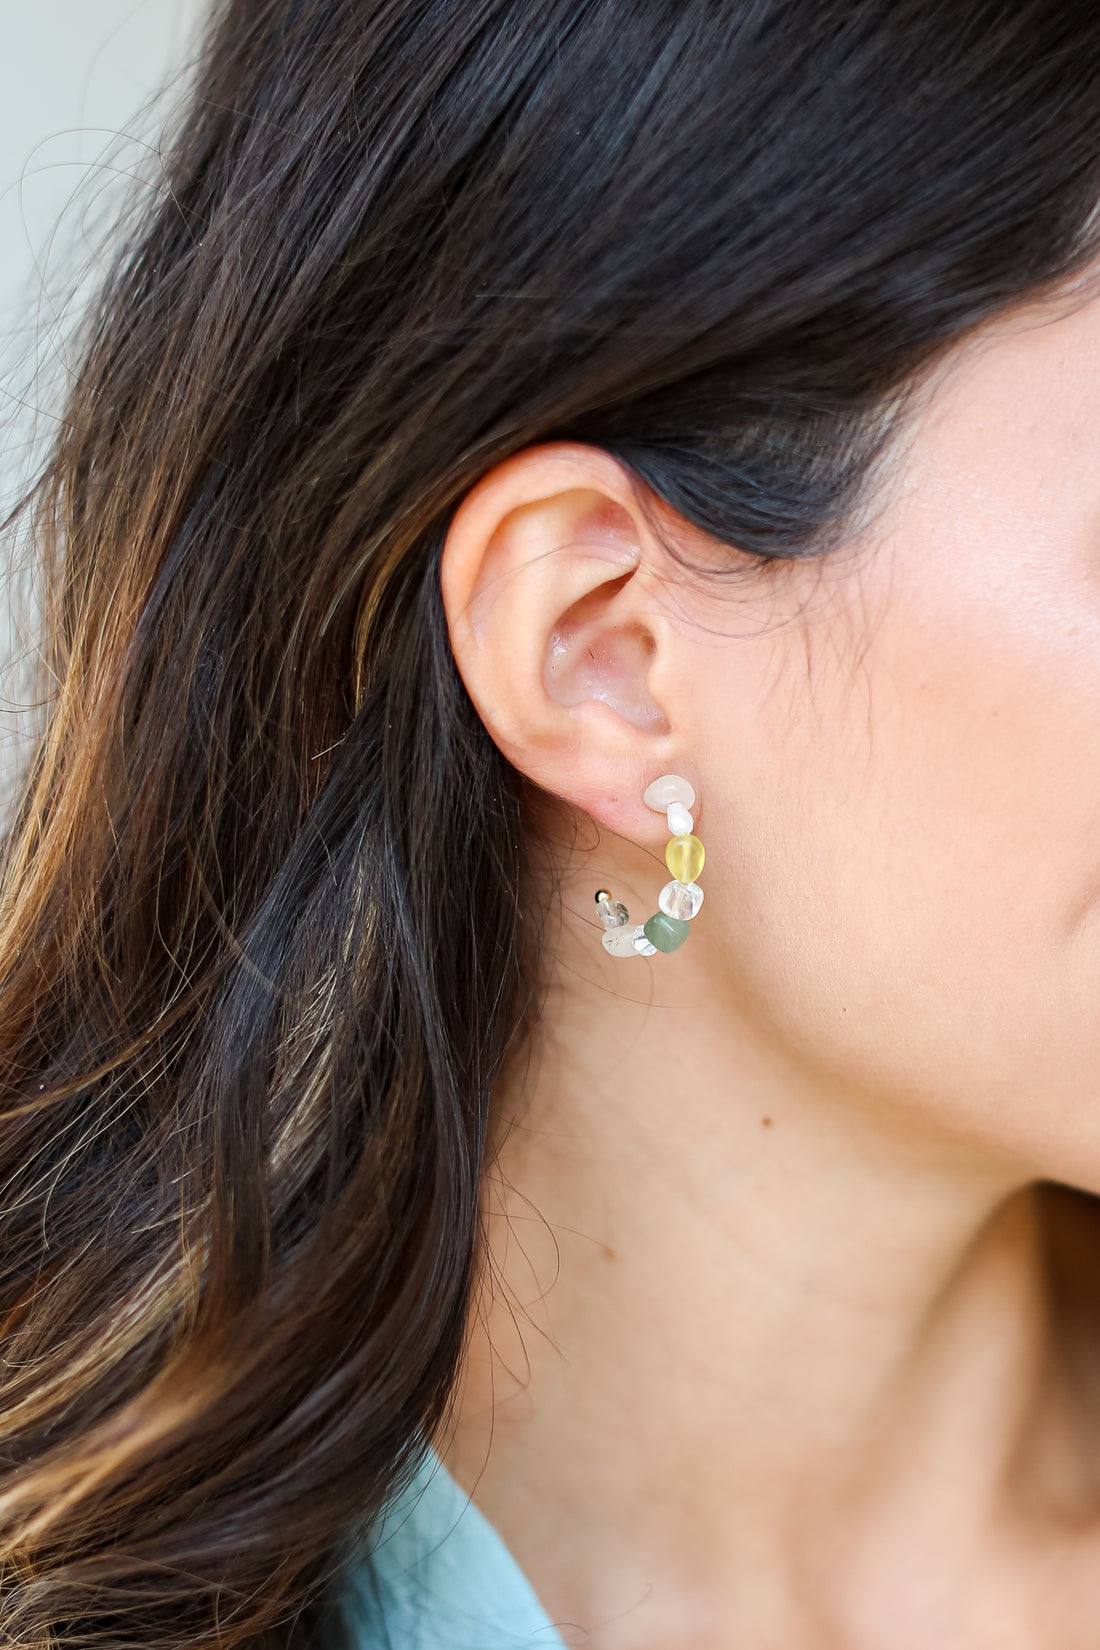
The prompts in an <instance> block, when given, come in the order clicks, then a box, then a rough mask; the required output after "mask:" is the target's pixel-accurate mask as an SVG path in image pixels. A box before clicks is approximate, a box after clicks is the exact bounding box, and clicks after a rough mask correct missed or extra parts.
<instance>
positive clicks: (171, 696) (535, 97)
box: [0, 0, 1100, 1650]
mask: <svg viewBox="0 0 1100 1650" xmlns="http://www.w3.org/2000/svg"><path fill="white" fill-rule="evenodd" d="M1098 157H1100V8H1096V7H1093V6H1089V5H1082V4H1081V3H1080V0H1015V3H1014V4H1012V5H1006V4H1004V3H1002V0H568V3H567V0H538V3H537V4H528V3H526V0H227V3H223V4H222V5H220V7H219V9H218V11H217V13H216V15H215V17H214V19H213V20H212V23H211V27H210V30H209V34H208V37H207V41H206V44H205V47H204V51H203V56H202V62H201V65H200V68H199V71H198V74H197V77H196V82H195V88H194V92H193V96H192V98H191V101H190V103H189V105H188V109H187V112H186V116H185V118H184V119H183V120H182V121H181V122H180V124H179V129H178V132H177V134H176V136H175V138H174V140H173V142H172V143H171V145H170V147H169V148H168V150H167V152H166V153H165V156H164V186H163V189H162V190H161V191H160V192H159V193H158V194H157V196H156V197H155V198H152V199H151V200H150V201H149V203H148V205H147V207H146V209H145V210H144V212H143V214H142V218H141V221H140V223H139V225H138V226H137V229H136V231H135V232H133V233H132V234H131V235H130V237H129V239H128V240H127V243H126V245H125V246H124V247H123V249H122V250H121V252H120V253H119V256H118V259H117V263H116V265H115V267H114V268H113V271H112V273H111V275H110V278H109V280H108V282H107V284H106V286H105V289H104V291H103V293H102V296H101V297H100V299H99V301H98V303H97V304H96V305H95V307H94V310H93V311H92V313H91V315H90V318H89V321H88V327H87V332H86V338H85V345H84V350H83V356H82V362H81V365H80V370H79V372H78V373H77V375H76V378H75V381H74V384H73V387H72V390H71V393H70V394H69V396H68V399H67V402H66V405H65V408H64V416H63V419H62V423H61V427H60V431H59V434H58V436H57V439H56V442H55V445H54V448H53V451H52V454H51V456H50V459H49V463H48V466H47V468H46V469H45V471H44V473H43V474H42V476H41V479H40V482H39V484H38V486H37V488H36V490H35V492H34V495H33V498H32V499H31V500H29V501H28V505H27V510H28V512H29V518H30V519H31V520H32V521H33V527H34V532H35V535H36V538H37V542H38V545H39V547H40V554H41V558H42V565H43V567H44V568H45V570H46V573H47V575H48V579H49V584H48V589H49V602H48V607H47V619H48V630H49V636H48V639H47V644H46V647H47V652H46V658H47V664H48V670H49V674H50V679H51V682H52V683H53V684H54V687H53V692H52V697H51V703H50V709H49V714H48V720H47V725H46V727H45V731H44V734H43V737H42V740H41V743H40V745H39V747H38V748H37V750H36V753H35V756H34V759H33V762H32V763H31V764H30V766H29V769H28V772H27V775H26V781H25V785H24V788H23V791H22V794H21V801H20V805H19V808H18V811H17V816H16V818H15V822H14V825H13V827H12V829H11V831H10V834H9V837H8V843H7V855H6V876H5V883H4V898H3V907H2V913H0V917H2V921H0V990H2V994H3V1015H2V1020H0V1106H2V1112H0V1116H2V1124H0V1183H2V1185H3V1195H2V1198H0V1314H2V1322H3V1331H2V1333H3V1349H2V1350H3V1357H2V1360H0V1439H2V1442H0V1557H2V1564H3V1569H2V1572H0V1627H2V1629H3V1634H4V1638H5V1642H6V1643H10V1644H13V1645H19V1646H34V1647H36V1650H39V1647H45V1646H47V1645H52V1644H63V1645H65V1646H74V1647H75V1646H91V1645H98V1646H110V1647H112V1650H129V1647H133V1650H138V1647H140V1650H169V1647H176V1650H183V1647H197V1646H200V1645H213V1644H215V1643H217V1644H219V1645H222V1646H234V1645H246V1644H257V1643H260V1642H264V1643H268V1644H271V1645H281V1646H288V1645H290V1644H291V1643H292V1642H293V1641H294V1639H295V1635H300V1636H304V1635H305V1634H306V1633H307V1631H308V1630H309V1627H310V1624H311V1623H312V1625H313V1627H314V1628H315V1629H317V1631H318V1632H323V1633H324V1634H325V1635H326V1636H325V1638H324V1643H325V1645H326V1647H330V1646H332V1645H334V1644H336V1643H337V1642H338V1633H339V1620H338V1609H337V1607H336V1600H337V1597H338V1588H337V1587H336V1586H335V1584H333V1585H331V1586H328V1587H327V1588H326V1586H325V1585H324V1582H325V1578H326V1577H327V1576H329V1575H338V1573H339V1569H340V1566H341V1565H342V1564H344V1563H345V1562H347V1560H348V1556H349V1553H350V1551H351V1543H352V1541H353V1538H354V1536H355V1532H356V1531H357V1530H358V1529H361V1528H362V1527H364V1526H365V1525H366V1524H367V1523H369V1520H370V1518H371V1517H372V1516H373V1515H374V1514H375V1513H376V1512H377V1510H378V1509H379V1507H380V1506H381V1505H382V1504H383V1503H384V1501H385V1499H386V1497H387V1495H388V1494H389V1493H391V1491H392V1490H393V1488H394V1486H395V1485H396V1484H398V1483H400V1482H401V1481H403V1479H404V1478H405V1476H406V1475H407V1474H408V1473H409V1472H410V1471H411V1470H412V1468H413V1467H414V1465H415V1463H416V1460H417V1455H418V1451H419V1450H420V1449H421V1448H422V1445H423V1441H424V1439H425V1438H426V1437H427V1436H428V1435H430V1433H431V1431H432V1429H433V1427H434V1426H435V1425H436V1424H437V1423H438V1421H439V1418H440V1417H441V1415H442V1414H443V1412H444V1408H445V1405H446V1402H447V1397H448V1394H449V1392H450V1391H451V1388H452V1384H453V1379H454V1374H455V1369H456V1364H457V1361H458V1359H459V1356H460V1353H461V1345H462V1334H463V1325H464V1320H465V1315H466V1311H467V1305H468V1297H469V1291H470V1283H471V1272H472V1267H473V1262H474V1256H475V1248H476V1239H477V1232H478V1197H479V1186H480V1184H481V1179H482V1175H483V1169H484V1157H485V1151H486V1138H487V1123H488V1118H489V1104H490V1092H491V1088H492V1085H493V1082H494V1078H495V1076H496V1075H497V1073H498V1071H499V1068H500V1066H501V1062H502V1060H503V1059H504V1058H505V1056H506V1053H507V1051H508V1050H509V1049H510V1048H511V1047H514V1046H515V1045H516V1043H517V1039H518V1038H520V1037H521V1036H522V1028H523V1024H524V1020H525V1016H527V1014H528V1013H529V1011H530V1005H531V1003H532V1001H533V1000H534V997H533V993H534V991H535V986H536V977H537V968H538V954H539V932H540V920H539V916H538V911H537V910H536V909H535V908H534V907H532V905H531V904H530V902H529V900H528V898H527V897H526V894H525V888H526V886H527V880H528V876H527V867H528V864H529V861H528V854H529V852H530V848H529V845H528V844H527V843H526V842H525V838H524V831H523V823H524V817H523V812H522V802H523V787H522V785H521V782H520V780H519V778H518V776H517V774H516V773H515V772H514V771H513V770H512V769H511V768H510V767H509V766H508V765H507V764H506V763H505V761H504V760H503V759H502V757H501V756H500V754H499V753H498V751H497V750H496V749H495V747H494V746H493V744H492V742H491V741H490V739H489V737H488V736H487V734H486V732H485V729H484V728H483V726H482V725H481V724H480V722H479V720H478V718H477V716H476V715H475V714H474V712H473V710H472V707H471V705H470V703H469V701H468V699H467V697H466V695H465V693H464V691H463V687H462V683H461V681H460V679H459V677H458V675H457V672H456V669H455V666H454V661H453V658H452V655H451V652H450V648H449V645H448V636H447V630H446V625H445V622H444V618H443V614H442V609H441V601H440V594H439V585H438V564H439V553H440V547H441V544H442V541H443V537H444V533H445V530H446V527H447V523H448V520H449V517H450V514H451V512H452V511H453V509H454V507H455V505H456V503H457V501H458V500H459V499H460V498H461V497H462V495H463V493H464V492H465V491H466V490H467V489H468V488H469V486H470V485H471V484H472V483H473V482H474V481H475V480H476V479H477V478H478V477H479V476H480V475H481V474H483V473H484V472H485V471H486V470H487V469H488V468H489V467H490V466H492V465H493V464H494V463H495V462H497V461H498V460H500V459H502V458H504V457H506V456H507V455H508V454H510V453H512V452H514V451H516V450H517V449H519V448H520V447H522V446H524V445H526V444H528V443H531V442H535V441H539V440H543V439H547V438H555V437H565V438H570V439H574V440H579V441H584V442H590V443H595V444H598V445H600V446H601V447H604V448H606V449H607V450H609V451H610V452H612V453H614V454H616V455H617V456H618V457H619V458H620V459H621V460H622V461H623V462H624V463H625V464H627V465H628V466H629V467H630V468H631V470H632V471H633V472H634V473H635V474H636V475H637V476H638V477H639V478H640V480H641V481H642V482H643V483H645V484H646V485H648V486H649V487H650V488H651V489H652V490H653V491H654V492H655V493H656V494H657V495H659V496H660V497H662V498H663V499H665V500H666V501H667V502H669V503H670V504H671V505H673V506H674V507H675V508H676V509H677V510H678V511H680V512H682V513H683V514H684V515H685V516H686V517H688V518H689V519H690V520H691V521H692V522H693V523H695V524H696V525H697V526H699V527H701V528H703V529H704V530H706V531H707V532H709V533H710V534H712V535H714V536H715V537H716V538H718V539H720V540H722V541H723V542H725V543H728V544H730V545H736V546H737V547H739V549H740V550H742V551H747V552H749V553H751V554H753V555H755V556H758V557H759V558H761V559H768V558H774V557H781V556H794V555H802V554H808V553H811V552H814V551H818V550H820V549H821V548H822V547H823V546H825V545H827V544H828V543H830V542H831V541H832V540H833V539H835V538H836V536H837V535H838V534H839V533H840V532H842V531H843V526H844V521H845V519H846V516H847V515H848V513H849V512H850V509H851V507H852V505H853V503H854V502H855V500H856V499H857V497H858V496H859V489H860V483H861V481H862V480H863V478H864V477H865V475H866V474H867V470H868V465H869V463H870V460H871V459H872V458H873V456H874V455H875V453H876V452H877V451H879V449H880V447H881V443H882V440H883V438H884V431H885V430H886V429H887V428H888V423H889V420H884V416H883V414H884V410H888V409H890V408H892V407H896V406H897V404H898V397H899V392H901V391H902V390H903V389H904V386H905V385H907V384H909V383H912V382H913V381H914V376H915V375H916V374H917V373H918V372H919V370H920V369H921V367H922V366H923V365H924V364H926V363H928V362H930V361H931V360H933V359H934V358H935V357H936V356H937V354H938V352H940V351H942V350H943V349H944V348H945V347H947V346H949V345H950V344H951V342H952V341H953V340H955V339H957V338H959V337H960V336H961V335H962V334H963V333H964V332H965V331H966V330H967V329H970V328H972V327H974V326H975V325H977V324H978V323H980V322H981V321H982V320H983V319H985V318H986V317H988V316H990V315H991V314H993V313H995V312H996V311H998V310H999V309H1002V308H1004V307H1005V306H1006V305H1009V304H1012V303H1016V302H1019V301H1021V300H1023V299H1024V298H1026V297H1028V296H1029V295H1031V294H1033V293H1036V292H1038V291H1040V290H1041V289H1043V288H1045V287H1047V286H1049V285H1050V284H1051V283H1052V282H1055V281H1057V280H1060V279H1062V278H1063V277H1065V276H1066V275H1068V274H1069V273H1071V272H1072V271H1074V270H1076V269H1078V268H1080V267H1081V266H1082V265H1083V263H1084V261H1085V260H1086V259H1087V258H1091V257H1092V256H1094V255H1095V251H1096V246H1095V244H1094V242H1093V239H1092V237H1091V233H1090V225H1091V224H1092V222H1093V208H1094V205H1095V202H1096V199H1097V195H1098V192H1100V171H1098ZM9 525H10V524H9ZM326 1599H327V1600H329V1601H330V1602H329V1603H328V1604H326ZM318 1642H320V1641H318Z"/></svg>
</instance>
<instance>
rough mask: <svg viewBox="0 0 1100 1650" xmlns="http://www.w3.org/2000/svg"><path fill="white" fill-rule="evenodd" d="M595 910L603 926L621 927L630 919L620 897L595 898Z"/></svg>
mask: <svg viewBox="0 0 1100 1650" xmlns="http://www.w3.org/2000/svg"><path fill="white" fill-rule="evenodd" d="M596 910H597V912H598V913H599V918H600V921H601V922H602V923H603V925H604V927H605V928H623V927H624V926H625V925H626V924H627V923H628V922H629V921H630V912H629V911H628V910H627V908H626V906H625V905H624V904H623V902H622V900H621V899H601V900H597V901H596Z"/></svg>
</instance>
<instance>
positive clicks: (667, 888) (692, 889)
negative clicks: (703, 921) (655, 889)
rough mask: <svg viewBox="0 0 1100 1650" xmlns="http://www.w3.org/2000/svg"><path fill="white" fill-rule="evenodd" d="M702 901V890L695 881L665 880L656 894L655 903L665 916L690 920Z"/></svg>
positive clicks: (682, 920)
mask: <svg viewBox="0 0 1100 1650" xmlns="http://www.w3.org/2000/svg"><path fill="white" fill-rule="evenodd" d="M702 903H703V890H702V889H701V888H700V886H699V884H698V883H697V882H666V883H665V885H664V887H663V888H662V889H661V892H660V893H659V894H658V896H657V904H658V905H659V906H660V907H661V910H662V911H663V912H664V914H665V916H666V917H678V918H679V919H680V921H681V922H690V921H691V919H692V917H693V916H694V915H695V913H696V911H698V909H699V907H700V906H701V905H702Z"/></svg>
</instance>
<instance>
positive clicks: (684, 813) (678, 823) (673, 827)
mask: <svg viewBox="0 0 1100 1650" xmlns="http://www.w3.org/2000/svg"><path fill="white" fill-rule="evenodd" d="M668 828H669V832H670V833H671V835H672V836H690V835H691V833H692V831H694V829H695V818H694V816H693V814H692V813H691V811H690V810H689V809H688V808H685V807H684V804H683V803H682V802H670V803H669V805H668Z"/></svg>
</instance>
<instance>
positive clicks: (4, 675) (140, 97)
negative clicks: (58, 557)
mask: <svg viewBox="0 0 1100 1650" xmlns="http://www.w3.org/2000/svg"><path fill="white" fill-rule="evenodd" d="M204 11H205V4H204V0H0V516H2V515H3V514H4V505H5V504H9V505H10V503H11V502H12V501H13V500H14V498H15V497H16V496H17V494H18V493H19V491H20V490H21V486H22V484H24V483H25V481H26V479H27V478H28V476H29V475H30V474H32V473H33V470H34V466H35V457H36V453H37V451H38V450H40V447H41V444H42V442H43V441H44V440H45V439H46V438H47V437H48V426H49V416H48V407H49V406H50V404H51V394H52V390H53V386H55V385H56V384H57V382H58V380H59V378H61V377H63V375H64V359H65V351H64V337H65V333H66V329H68V330H70V331H71V326H72V321H73V319H74V315H75V313H76V311H77V310H78V309H79V301H80V295H81V294H82V293H84V292H86V291H87V290H89V289H90V287H91V286H92V285H94V283H95V273H96V269H97V268H101V267H102V265H101V262H100V263H97V262H95V261H93V260H92V253H93V250H94V248H95V247H96V246H97V245H98V242H99V240H100V238H101V234H102V231H103V229H104V228H105V227H108V226H109V224H110V221H111V215H112V212H113V211H114V210H115V203H116V202H121V198H122V193H123V190H124V189H125V186H126V181H127V174H129V173H131V172H132V171H133V170H134V169H135V167H140V168H142V169H143V171H144V172H148V162H149V160H150V157H151V153H152V151H151V148H150V145H151V144H154V143H155V139H156V134H157V131H158V128H159V125H160V123H161V121H162V119H163V116H164V115H165V113H167V111H168V109H169V107H170V101H171V92H169V93H168V94H167V96H166V98H165V99H162V101H161V103H160V105H159V107H157V108H153V107H151V106H150V100H151V99H152V98H153V97H154V95H155V94H156V93H157V92H158V91H159V90H160V89H161V88H162V87H164V86H166V85H167V86H169V87H173V86H175V87H177V88H178V87H179V86H180V85H181V84H182V75H183V72H184V70H185V67H186V64H187V62H188V60H189V58H190V56H191V52H192V50H193V39H194V33H195V28H196V24H197V22H198V20H199V18H200V16H201V14H202V13H203V12H204ZM74 289H75V290H76V301H75V304H74V302H73V296H72V295H73V292H74ZM0 573H2V574H3V582H2V583H0V803H2V802H3V800H4V796H5V793H6V791H7V789H8V788H9V783H10V778H11V769H12V765H13V762H14V760H15V756H14V753H15V750H16V743H15V733H16V728H17V724H18V721H19V718H18V716H17V714H16V712H15V710H14V709H13V706H12V701H13V700H18V699H19V698H20V697H21V694H22V689H21V686H20V684H21V683H25V682H26V681H27V680H28V678H27V674H26V672H25V671H23V670H22V669H21V668H20V667H19V658H20V655H21V653H22V652H24V651H25V650H26V647H27V646H28V645H29V643H28V638H29V636H30V634H31V633H32V632H33V625H34V620H33V603H32V602H31V600H30V597H29V594H28V587H27V574H26V573H25V571H24V570H23V568H22V565H21V560H20V552H18V551H17V550H16V549H14V548H13V546H12V545H11V544H10V542H9V543H7V544H6V545H4V546H3V548H2V560H0Z"/></svg>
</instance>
